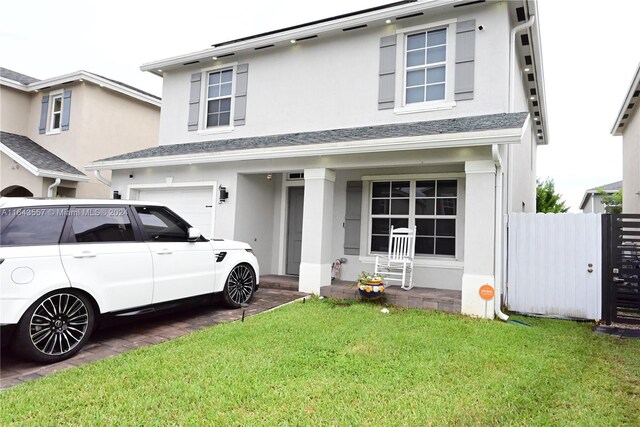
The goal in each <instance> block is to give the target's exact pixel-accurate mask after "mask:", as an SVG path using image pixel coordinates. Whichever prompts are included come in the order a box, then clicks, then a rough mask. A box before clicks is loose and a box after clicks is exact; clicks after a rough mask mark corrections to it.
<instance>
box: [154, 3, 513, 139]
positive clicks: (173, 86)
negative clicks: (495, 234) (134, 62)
mask: <svg viewBox="0 0 640 427" xmlns="http://www.w3.org/2000/svg"><path fill="white" fill-rule="evenodd" d="M451 19H457V20H458V21H465V20H468V19H475V20H476V26H478V25H482V26H483V27H484V30H482V31H478V30H476V39H475V43H476V50H475V52H476V55H475V91H474V99H473V100H467V101H458V102H457V103H456V106H455V107H453V108H451V109H445V110H439V111H429V112H420V113H412V114H395V113H394V111H393V110H378V71H379V45H380V38H381V37H382V36H386V35H390V34H395V32H396V29H400V28H401V27H414V26H419V25H426V24H430V23H435V22H441V21H444V20H451ZM452 29H453V24H452ZM398 39H399V40H400V41H402V37H400V36H398ZM449 43H450V48H451V49H450V52H449V60H450V62H448V64H447V65H448V67H449V68H450V69H451V70H453V67H454V61H453V57H454V55H455V50H454V46H455V32H454V31H450V33H449ZM508 46H509V25H508V13H507V5H506V3H504V2H495V3H494V2H491V3H487V4H485V5H481V6H474V7H469V8H460V9H453V8H452V9H451V11H450V12H447V13H446V14H439V15H428V14H427V15H425V16H424V17H420V18H415V19H408V20H405V21H398V23H397V24H390V25H388V26H385V27H376V28H371V29H365V30H358V31H351V32H348V33H343V34H340V35H339V36H331V37H328V36H323V37H321V38H318V39H313V40H308V41H305V42H302V43H300V44H296V45H291V46H288V47H284V48H280V47H277V48H273V49H266V50H264V51H258V52H254V53H252V54H251V56H247V55H236V56H233V57H230V58H232V59H230V58H224V60H218V61H213V60H212V61H211V62H210V63H200V64H198V65H197V66H191V67H181V68H180V70H172V71H169V72H165V73H164V86H163V108H162V119H161V128H160V144H174V143H182V142H196V141H206V140H212V139H226V138H237V137H248V136H256V135H269V134H278V133H288V132H298V131H313V130H321V129H335V128H348V127H357V126H364V125H371V124H384V123H400V122H415V121H421V120H435V119H443V118H451V117H461V116H473V115H482V114H492V113H502V112H506V110H507V104H508V99H507V98H508V86H509V85H508V62H509V61H508V52H509V48H508ZM402 56H403V52H402V49H400V48H398V67H397V70H398V73H396V74H397V77H398V79H400V83H401V81H402V75H401V74H402V72H401V71H400V70H401V69H402V62H401V61H402ZM225 63H226V64H233V63H238V64H244V63H247V64H249V74H248V91H247V111H246V125H244V126H237V127H235V128H234V129H233V131H231V132H228V133H214V134H211V133H210V134H199V133H197V132H195V131H193V132H188V131H187V121H188V106H189V92H190V78H191V74H192V73H194V72H199V71H201V70H205V69H207V68H208V67H211V66H214V65H223V64H225ZM396 87H397V88H398V87H399V86H398V84H396ZM448 87H449V88H448V91H451V93H452V90H453V81H448ZM523 110H524V109H521V110H519V111H523Z"/></svg>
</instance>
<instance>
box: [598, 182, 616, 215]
mask: <svg viewBox="0 0 640 427" xmlns="http://www.w3.org/2000/svg"><path fill="white" fill-rule="evenodd" d="M596 192H597V193H598V194H599V195H600V196H602V200H600V203H602V204H603V205H604V211H605V212H606V213H608V214H619V213H622V189H620V190H618V191H616V192H615V193H607V192H606V191H604V190H603V189H602V188H596Z"/></svg>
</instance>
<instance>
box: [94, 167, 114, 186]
mask: <svg viewBox="0 0 640 427" xmlns="http://www.w3.org/2000/svg"><path fill="white" fill-rule="evenodd" d="M93 174H94V175H95V177H96V179H97V180H98V181H100V182H101V183H103V184H104V185H106V186H107V187H111V181H109V180H108V179H107V178H105V177H103V176H102V175H100V171H99V170H97V169H96V170H94V171H93Z"/></svg>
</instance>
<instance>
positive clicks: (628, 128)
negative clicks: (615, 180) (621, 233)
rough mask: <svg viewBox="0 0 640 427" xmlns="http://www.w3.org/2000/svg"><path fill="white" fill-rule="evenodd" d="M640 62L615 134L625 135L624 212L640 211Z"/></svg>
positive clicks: (612, 132) (615, 128)
mask: <svg viewBox="0 0 640 427" xmlns="http://www.w3.org/2000/svg"><path fill="white" fill-rule="evenodd" d="M639 104H640V64H638V68H637V69H636V75H635V76H634V78H633V81H632V82H631V86H630V87H629V91H628V92H627V95H626V97H625V99H624V103H623V104H622V107H621V108H620V112H619V113H618V117H617V118H616V123H615V124H614V125H613V129H612V130H611V134H612V135H614V136H622V213H636V214H640V113H638V110H640V105H639Z"/></svg>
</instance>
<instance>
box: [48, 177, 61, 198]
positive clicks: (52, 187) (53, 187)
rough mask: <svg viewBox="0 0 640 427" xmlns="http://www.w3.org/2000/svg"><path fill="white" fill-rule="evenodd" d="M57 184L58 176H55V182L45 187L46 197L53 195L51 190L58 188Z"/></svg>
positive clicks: (58, 182)
mask: <svg viewBox="0 0 640 427" xmlns="http://www.w3.org/2000/svg"><path fill="white" fill-rule="evenodd" d="M58 185H60V178H56V180H55V182H54V183H53V184H51V185H50V186H49V188H48V189H47V197H53V190H55V189H56V188H58Z"/></svg>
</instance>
